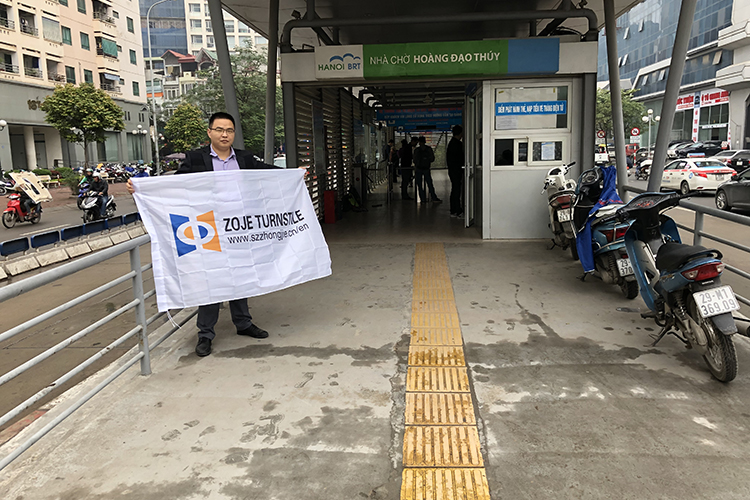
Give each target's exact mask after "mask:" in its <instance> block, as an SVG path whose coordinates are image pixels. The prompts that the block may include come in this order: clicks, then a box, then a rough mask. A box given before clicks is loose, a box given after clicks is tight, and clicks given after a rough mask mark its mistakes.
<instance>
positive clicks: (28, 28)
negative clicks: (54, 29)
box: [21, 22, 39, 36]
mask: <svg viewBox="0 0 750 500" xmlns="http://www.w3.org/2000/svg"><path fill="white" fill-rule="evenodd" d="M21 33H26V34H27V35H31V36H39V30H38V29H36V28H35V27H33V26H32V25H30V24H24V23H23V22H21Z"/></svg>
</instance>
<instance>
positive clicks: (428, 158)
mask: <svg viewBox="0 0 750 500" xmlns="http://www.w3.org/2000/svg"><path fill="white" fill-rule="evenodd" d="M434 161H435V152H434V151H433V150H432V148H431V147H430V146H428V145H427V139H426V138H425V136H423V135H421V136H419V146H418V147H417V149H415V150H414V174H415V180H416V182H417V189H418V190H419V201H420V203H427V196H426V190H425V188H424V185H425V184H427V189H429V190H430V198H431V201H432V202H434V203H442V201H443V200H441V199H440V198H438V195H437V193H436V192H435V186H434V185H433V183H432V173H431V172H430V167H431V166H432V162H434ZM423 180H424V181H423Z"/></svg>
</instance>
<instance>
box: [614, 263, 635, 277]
mask: <svg viewBox="0 0 750 500" xmlns="http://www.w3.org/2000/svg"><path fill="white" fill-rule="evenodd" d="M617 270H618V271H619V272H620V276H630V275H631V274H633V266H632V265H630V259H617Z"/></svg>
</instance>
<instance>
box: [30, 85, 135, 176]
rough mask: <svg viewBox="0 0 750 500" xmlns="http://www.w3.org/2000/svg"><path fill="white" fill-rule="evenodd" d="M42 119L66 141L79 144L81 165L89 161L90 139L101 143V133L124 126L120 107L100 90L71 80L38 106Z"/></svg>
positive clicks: (119, 129) (56, 89)
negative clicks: (43, 113) (82, 157)
mask: <svg viewBox="0 0 750 500" xmlns="http://www.w3.org/2000/svg"><path fill="white" fill-rule="evenodd" d="M41 109H42V111H44V112H45V113H46V117H45V120H47V123H49V124H50V125H52V126H53V127H55V128H56V129H57V130H58V131H59V132H60V135H61V136H62V137H63V139H65V140H66V141H68V142H73V143H82V144H83V151H84V153H83V154H84V159H85V164H86V165H87V166H88V164H89V148H88V145H89V144H90V143H92V142H104V140H105V136H104V132H105V131H107V130H114V131H116V132H119V131H121V130H123V129H124V128H125V123H124V122H123V120H122V116H123V112H122V108H120V106H118V105H117V104H115V101H113V100H112V98H111V97H110V96H109V94H107V93H106V92H104V91H103V90H101V89H97V88H96V87H94V85H93V84H90V83H83V84H81V85H80V86H79V87H76V86H75V85H73V84H72V83H69V84H67V85H63V86H59V87H57V88H55V91H54V92H53V93H52V95H50V96H47V98H46V99H44V102H43V103H42V106H41Z"/></svg>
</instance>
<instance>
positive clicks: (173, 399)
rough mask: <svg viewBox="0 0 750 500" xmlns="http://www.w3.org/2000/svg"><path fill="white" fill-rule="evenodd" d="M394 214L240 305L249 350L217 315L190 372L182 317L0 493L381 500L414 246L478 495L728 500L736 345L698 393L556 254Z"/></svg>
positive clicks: (737, 487) (746, 491)
mask: <svg viewBox="0 0 750 500" xmlns="http://www.w3.org/2000/svg"><path fill="white" fill-rule="evenodd" d="M443 189H445V186H444V184H443ZM373 203H375V202H373ZM394 207H395V209H394V210H393V211H387V209H386V207H385V206H383V207H379V208H374V207H371V208H370V212H368V213H362V214H347V216H346V218H345V220H343V221H341V222H340V223H337V224H336V225H335V226H332V227H326V228H325V230H326V236H327V239H328V241H329V245H330V248H331V255H332V259H333V275H332V276H330V277H328V278H326V279H323V280H319V281H315V282H311V283H307V284H304V285H301V286H298V287H295V288H292V289H289V290H284V291H282V292H278V293H274V294H271V295H267V296H264V297H259V298H256V299H252V300H251V312H252V314H253V316H254V317H255V319H256V321H257V323H258V324H259V325H260V326H262V327H263V328H265V329H267V330H269V332H270V333H271V336H270V337H269V338H268V339H265V340H262V341H261V340H255V339H249V338H246V337H238V336H237V335H234V331H233V327H232V325H231V322H230V321H229V318H228V311H224V312H223V313H222V316H221V319H220V323H219V327H218V331H219V333H218V335H217V338H216V340H215V342H214V353H213V354H212V355H211V356H209V357H207V358H200V359H199V358H198V357H197V356H196V355H195V354H194V353H193V349H194V346H195V341H196V338H195V333H196V330H195V328H194V327H193V326H192V322H191V324H190V326H189V327H185V328H183V329H182V330H181V331H179V332H177V333H176V334H175V335H174V336H173V337H172V338H171V339H170V340H169V341H168V342H167V343H165V344H164V345H163V346H162V347H160V348H159V349H157V351H156V352H155V353H154V355H153V358H152V360H153V374H152V375H150V376H148V377H142V376H140V375H138V374H137V372H136V370H135V369H134V370H131V371H129V372H127V373H126V374H125V375H123V376H122V377H121V378H120V379H118V381H116V382H115V383H114V384H112V385H111V386H110V387H108V388H107V389H105V390H104V391H103V392H102V393H101V394H100V395H99V396H97V397H96V398H95V399H94V400H92V401H91V402H89V403H88V404H86V405H85V406H84V407H83V408H82V409H81V410H79V411H78V412H76V413H75V414H74V415H73V416H71V417H70V418H68V419H67V420H66V421H65V422H64V423H63V424H62V425H61V426H60V427H58V428H57V429H56V430H54V431H52V433H50V435H48V436H47V437H46V438H44V439H43V440H42V441H41V442H40V443H38V444H37V445H35V446H34V447H33V448H32V449H31V450H29V451H28V452H27V453H25V454H24V455H22V456H21V457H20V458H19V459H18V460H17V461H16V462H15V463H14V464H12V465H11V466H9V467H8V468H7V469H6V470H4V471H3V473H2V475H1V476H0V495H1V496H2V498H9V499H20V498H23V499H24V500H28V499H42V500H47V499H76V500H78V499H111V498H124V499H129V500H134V499H150V498H170V499H194V498H195V499H198V498H211V499H289V498H304V499H354V498H370V499H397V498H400V487H401V473H402V465H401V464H402V458H403V448H402V446H403V436H404V427H405V423H404V412H405V395H404V394H405V383H406V366H407V352H408V349H409V345H410V342H411V331H412V330H411V328H410V325H411V319H410V318H411V311H412V306H411V300H412V277H413V271H414V269H413V265H414V253H415V245H414V243H415V242H419V241H428V240H429V241H439V242H441V243H442V244H443V247H444V249H445V254H446V256H447V262H448V267H449V274H450V281H451V283H452V287H453V292H454V295H455V305H456V307H457V311H458V316H459V318H460V326H461V334H462V335H463V339H464V351H465V356H466V362H467V365H468V373H469V380H470V383H471V394H472V400H473V404H474V408H475V411H476V417H477V418H476V421H477V426H478V429H479V436H480V441H481V444H482V456H483V459H484V464H485V468H486V471H487V478H488V484H489V490H490V493H491V496H492V498H495V499H500V498H514V499H515V498H528V499H540V498H545V499H546V498H554V499H556V498H560V499H567V498H587V499H588V498H590V499H607V498H611V499H622V498H633V499H643V498H663V499H671V498H674V499H678V498H679V499H704V498H722V499H734V498H736V499H740V498H742V499H745V498H748V497H750V479H749V478H750V465H748V463H749V461H748V458H749V455H750V447H749V446H748V440H750V438H748V437H747V425H748V415H750V403H748V401H750V389H749V388H748V381H749V380H750V348H749V347H750V344H748V339H746V338H742V337H735V343H736V346H737V352H738V357H739V364H740V372H739V375H738V377H737V379H736V380H735V381H734V382H732V383H731V384H728V385H723V384H720V383H718V382H716V381H714V380H713V379H711V377H710V375H709V373H708V371H707V369H706V367H705V364H704V362H703V360H702V359H701V358H700V357H699V356H698V355H696V354H695V353H693V352H691V351H688V350H686V349H685V348H684V347H683V346H682V345H681V344H680V343H679V342H678V341H677V340H676V339H673V338H667V339H664V340H663V341H662V342H661V343H660V344H659V346H658V347H656V348H651V347H644V345H645V344H647V343H648V342H649V338H648V334H649V333H653V332H654V331H655V330H656V327H655V325H654V324H653V323H652V322H650V321H647V320H644V319H641V318H640V316H639V314H638V313H637V309H638V308H639V307H644V306H643V303H642V302H641V301H640V299H636V300H634V301H628V300H626V299H624V298H623V297H622V295H621V293H620V291H619V289H618V288H617V287H613V286H606V285H604V284H603V283H602V282H600V281H598V280H593V279H590V280H587V281H586V282H581V281H579V280H577V279H576V277H577V276H579V275H580V274H581V268H580V265H579V264H578V263H576V262H573V261H572V260H570V258H569V255H568V253H567V252H562V251H560V250H559V249H555V250H551V251H550V250H547V249H546V246H547V242H543V241H516V242H485V241H481V240H479V239H478V236H477V235H476V232H475V231H474V230H473V229H464V228H463V227H462V224H461V221H458V220H456V219H450V218H448V207H447V206H445V204H444V205H436V206H432V205H428V206H424V207H417V206H414V205H412V204H408V203H403V204H401V202H400V201H397V202H396V205H394ZM101 376H103V375H99V377H101ZM92 383H94V380H91V381H89V384H92ZM83 391H84V387H83V386H78V387H77V388H76V389H74V392H77V393H81V392H83ZM70 397H71V395H67V396H64V397H63V399H64V400H65V401H69V400H70ZM65 401H58V404H57V405H55V406H54V407H53V408H52V409H51V410H50V411H49V412H48V413H47V414H46V415H45V416H44V417H42V418H41V419H39V420H38V421H37V422H35V424H33V425H32V426H30V427H29V428H28V429H26V430H25V431H23V432H22V433H21V435H19V436H18V437H17V438H15V439H14V440H13V441H11V442H10V443H8V444H6V445H5V446H3V447H2V448H0V454H2V455H3V456H4V455H6V454H7V453H8V452H9V451H10V449H12V448H13V446H14V445H16V444H18V442H19V441H21V440H23V439H24V438H25V437H26V436H28V435H29V434H31V433H32V432H34V431H35V429H38V426H39V425H43V423H44V422H45V421H48V420H49V419H51V418H53V417H54V416H55V414H56V413H59V412H60V411H62V409H63V408H64V407H65ZM464 493H466V495H465V496H462V497H458V498H462V499H463V498H473V497H471V496H469V494H468V492H464ZM428 498H441V497H428Z"/></svg>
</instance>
